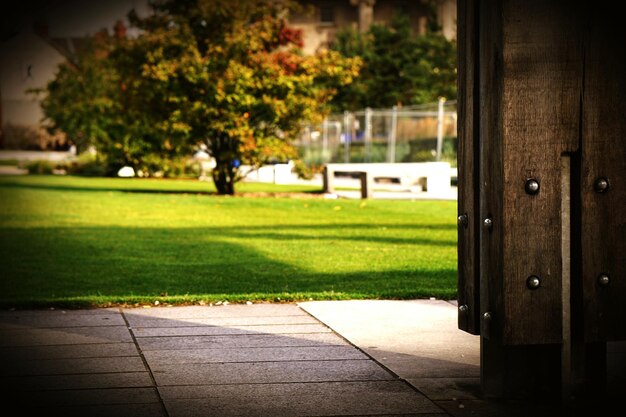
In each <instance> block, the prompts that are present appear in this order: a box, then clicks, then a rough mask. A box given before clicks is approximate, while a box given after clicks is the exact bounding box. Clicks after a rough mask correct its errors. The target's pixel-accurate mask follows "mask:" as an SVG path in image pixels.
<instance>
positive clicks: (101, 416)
mask: <svg viewBox="0 0 626 417" xmlns="http://www.w3.org/2000/svg"><path fill="white" fill-rule="evenodd" d="M32 411H34V412H38V413H37V415H42V416H59V417H60V416H63V417H73V416H77V417H86V416H89V417H112V416H115V417H167V414H166V412H165V410H164V409H163V406H162V405H161V404H153V403H151V404H114V405H86V406H69V407H55V408H46V409H36V408H35V409H33V410H32ZM33 415H35V414H33Z"/></svg>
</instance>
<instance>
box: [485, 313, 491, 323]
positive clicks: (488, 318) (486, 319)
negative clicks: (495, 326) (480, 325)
mask: <svg viewBox="0 0 626 417" xmlns="http://www.w3.org/2000/svg"><path fill="white" fill-rule="evenodd" d="M483 320H485V321H487V322H489V321H491V312H490V311H485V314H483Z"/></svg>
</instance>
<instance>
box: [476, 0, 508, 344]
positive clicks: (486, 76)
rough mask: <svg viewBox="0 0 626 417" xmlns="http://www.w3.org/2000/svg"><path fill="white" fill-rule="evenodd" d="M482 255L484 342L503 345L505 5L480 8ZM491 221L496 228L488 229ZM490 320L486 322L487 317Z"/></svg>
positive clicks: (490, 2) (492, 2) (493, 0)
mask: <svg viewBox="0 0 626 417" xmlns="http://www.w3.org/2000/svg"><path fill="white" fill-rule="evenodd" d="M478 21H479V35H478V37H479V41H478V44H479V46H478V60H479V68H478V72H479V74H478V78H479V89H480V92H481V93H480V109H479V113H480V116H479V125H480V129H479V130H480V133H479V143H480V146H479V158H480V168H479V186H478V190H479V194H480V198H479V206H480V209H479V219H478V224H479V225H480V229H479V230H478V233H479V239H480V244H479V248H480V249H479V251H480V266H479V270H480V272H479V274H480V310H481V330H480V332H481V336H482V337H485V338H488V339H489V338H494V339H495V340H501V333H502V330H501V329H502V326H503V325H504V316H503V312H504V309H503V306H502V302H503V299H502V294H503V285H502V284H503V279H502V276H503V258H502V253H503V252H502V244H503V231H504V229H503V227H502V226H503V224H502V197H501V196H502V189H503V186H504V184H503V180H504V175H503V157H504V155H503V148H502V137H503V130H502V112H503V103H502V97H503V94H502V89H503V78H504V75H503V62H502V1H499V0H487V1H482V2H480V5H479V17H478ZM485 219H491V221H492V227H485V223H484V221H485ZM487 313H488V314H489V316H488V319H486V318H485V317H486V316H485V314H487Z"/></svg>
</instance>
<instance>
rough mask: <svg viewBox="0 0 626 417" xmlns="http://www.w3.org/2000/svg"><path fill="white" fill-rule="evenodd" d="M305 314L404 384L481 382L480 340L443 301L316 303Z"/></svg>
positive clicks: (304, 307) (302, 306)
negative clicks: (452, 379)
mask: <svg viewBox="0 0 626 417" xmlns="http://www.w3.org/2000/svg"><path fill="white" fill-rule="evenodd" d="M299 305H300V307H301V308H303V309H304V310H305V311H307V312H308V313H310V314H311V315H313V316H314V317H315V318H317V319H318V320H320V321H321V322H323V323H324V324H326V325H327V326H328V327H330V328H331V329H333V330H334V331H336V332H337V333H339V334H341V335H342V336H343V337H345V338H346V339H348V340H349V341H350V342H351V343H353V344H354V345H356V346H359V347H360V348H361V349H363V351H364V352H365V353H367V354H368V355H370V356H371V357H373V358H374V359H376V360H377V361H379V362H380V363H382V364H383V365H385V366H386V367H388V368H389V369H390V370H392V371H393V372H395V373H396V374H397V375H399V376H400V377H402V378H404V379H408V380H410V379H418V378H428V377H479V372H480V352H479V344H480V340H479V338H478V337H476V336H473V335H470V334H468V333H465V332H463V331H461V330H458V328H457V308H456V306H454V305H452V304H451V303H448V302H446V301H443V300H412V301H396V300H351V301H312V302H304V303H300V304H299Z"/></svg>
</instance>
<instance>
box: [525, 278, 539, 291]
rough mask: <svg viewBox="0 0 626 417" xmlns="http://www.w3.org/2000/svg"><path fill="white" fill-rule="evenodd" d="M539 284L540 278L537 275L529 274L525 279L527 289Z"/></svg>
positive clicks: (536, 286) (535, 287) (537, 286)
mask: <svg viewBox="0 0 626 417" xmlns="http://www.w3.org/2000/svg"><path fill="white" fill-rule="evenodd" d="M540 285H541V280H540V279H539V277H538V276H537V275H531V276H529V277H528V279H527V280H526V287H528V289H529V290H536V289H537V288H539V286H540Z"/></svg>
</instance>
